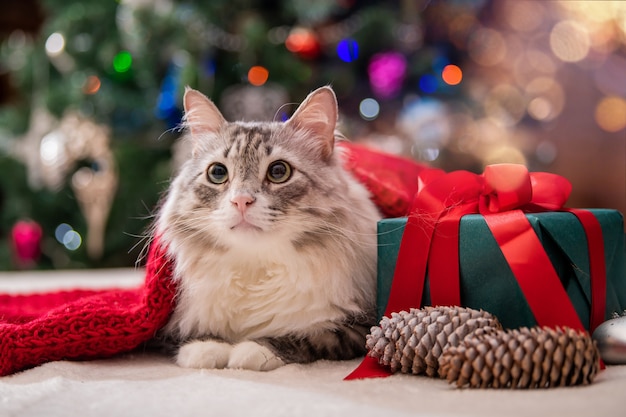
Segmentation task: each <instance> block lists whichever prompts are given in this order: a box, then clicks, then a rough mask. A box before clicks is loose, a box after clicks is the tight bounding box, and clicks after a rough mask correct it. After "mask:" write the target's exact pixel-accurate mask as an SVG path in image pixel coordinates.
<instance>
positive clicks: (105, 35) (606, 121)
mask: <svg viewBox="0 0 626 417" xmlns="http://www.w3.org/2000/svg"><path fill="white" fill-rule="evenodd" d="M533 3H536V4H534V5H533ZM548 3H552V2H548ZM576 3H594V2H576ZM595 3H597V2H595ZM609 3H610V2H609ZM614 3H618V2H614ZM18 4H22V6H18ZM33 6H36V9H35V10H36V11H37V12H32V7H33ZM11 7H15V8H16V9H15V13H14V14H13V15H12V16H19V15H20V14H19V11H24V10H27V11H28V15H27V16H25V17H23V19H22V20H20V21H22V22H25V23H24V24H23V25H22V26H21V27H18V28H11V30H5V31H4V32H5V36H4V37H3V40H2V45H1V46H0V57H1V59H2V68H3V71H4V73H5V74H4V76H3V82H4V84H3V85H9V86H10V88H9V89H8V90H7V89H3V90H2V91H3V96H2V97H1V99H2V102H3V104H4V105H3V106H2V108H0V167H1V170H2V171H1V172H3V173H6V174H5V175H2V176H1V177H0V210H1V212H0V235H2V237H3V239H2V241H1V242H0V269H7V268H15V267H39V268H50V267H55V268H70V267H114V266H127V265H132V264H133V263H134V261H135V259H136V258H137V257H138V255H139V253H140V250H141V248H142V246H143V243H142V236H143V235H145V234H146V233H147V232H146V231H147V229H148V227H149V225H150V222H151V216H152V215H153V213H154V211H155V207H156V205H157V202H158V199H159V196H160V194H161V193H162V192H163V191H164V190H165V188H166V187H167V182H168V179H169V178H170V176H171V174H172V172H174V171H175V169H176V167H177V165H178V164H179V163H180V161H179V160H178V159H177V156H179V155H180V153H179V152H178V151H177V147H176V143H177V142H176V139H177V138H178V137H179V136H180V133H181V132H179V129H178V126H179V122H180V118H181V115H182V109H181V99H182V93H183V91H184V88H185V86H186V85H190V86H192V87H194V88H197V89H199V90H201V91H202V92H204V93H205V94H207V95H208V96H209V97H211V98H212V99H213V100H214V101H215V102H216V103H217V104H218V105H219V107H220V108H221V110H222V111H223V113H224V115H225V116H226V117H227V118H228V119H230V120H235V119H267V120H271V119H286V118H287V117H289V115H290V112H291V111H292V110H293V109H294V108H295V107H294V106H289V105H288V106H283V104H285V103H293V104H295V103H298V102H300V101H301V100H302V99H303V98H304V96H305V95H306V94H307V93H308V92H310V91H311V90H313V89H315V88H316V87H319V86H321V85H326V84H330V85H332V86H333V88H334V89H335V91H336V93H337V95H338V99H339V104H340V111H341V120H340V121H341V125H342V130H343V131H344V133H346V135H347V136H348V137H350V138H352V139H353V140H355V141H362V142H366V143H368V144H370V145H372V146H376V147H379V148H381V149H383V150H385V151H388V152H394V153H401V154H405V155H408V156H411V157H414V158H416V159H420V160H424V161H427V162H429V163H431V164H433V165H436V166H439V167H442V168H444V169H469V170H472V171H480V170H481V169H482V166H483V165H484V164H486V163H492V162H521V163H525V164H527V165H530V166H533V167H539V168H544V167H550V166H558V162H559V159H558V158H557V155H558V151H559V147H558V144H555V143H554V142H553V141H550V140H546V139H544V138H545V135H543V134H542V133H541V132H545V131H548V130H550V129H552V128H554V126H555V125H556V124H558V123H557V121H558V120H559V117H561V112H563V108H565V107H566V105H565V104H566V102H567V100H566V97H567V94H566V92H565V86H563V85H562V84H560V83H559V81H558V77H559V73H558V71H559V70H560V68H561V67H562V66H564V65H566V66H567V65H569V66H573V65H579V66H582V67H584V66H585V65H587V66H589V65H590V64H589V62H595V61H597V60H598V57H600V56H602V57H605V58H606V57H608V58H610V57H614V56H618V57H620V55H621V57H620V58H621V59H622V60H623V59H624V58H623V55H624V44H625V41H624V39H626V36H625V35H624V33H626V27H624V24H623V22H624V21H626V20H624V19H623V16H624V15H625V14H626V7H623V6H615V7H613V6H611V7H613V8H612V9H611V14H606V13H604V12H602V11H601V10H600V9H597V8H592V9H590V10H591V12H590V11H589V10H587V9H584V8H583V7H582V6H580V5H579V6H572V5H569V6H568V5H561V4H556V3H555V4H541V3H540V2H515V1H505V2H493V3H492V2H487V1H483V0H466V1H427V0H423V1H399V2H374V1H350V0H342V1H331V0H321V1H315V2H310V1H308V2H307V1H303V0H296V1H290V2H281V1H272V0H265V1H259V0H257V1H253V0H246V1H244V0H230V1H225V0H215V1H210V2H206V1H199V0H187V1H182V0H154V1H151V0H119V1H117V2H113V1H98V0H81V1H77V0H40V1H39V2H36V3H33V4H31V3H18V2H16V3H15V5H14V6H11ZM538 8H539V9H538ZM533 16H541V18H534V17H533ZM590 16H591V17H593V19H591V18H590ZM620 16H621V17H622V20H620ZM533 19H534V20H533ZM40 21H41V24H40V25H39V23H40ZM609 21H610V22H613V23H614V24H613V25H612V26H607V25H606V24H605V23H606V22H609ZM33 22H35V23H33ZM619 22H622V23H619ZM562 24H565V26H563V25H562ZM5 25H6V26H7V27H9V26H10V25H7V24H6V22H5ZM29 25H30V26H29ZM558 25H561V26H560V27H561V29H560V31H561V32H558V31H557V32H556V34H555V30H556V28H557V27H559V26H558ZM568 25H569V26H568ZM620 25H621V26H620ZM581 28H582V29H581ZM601 29H602V30H601ZM541 31H544V32H545V33H547V34H548V36H550V39H552V38H555V40H554V41H553V43H554V44H555V45H556V46H554V45H553V44H550V43H549V42H548V43H546V44H545V45H541V46H537V45H534V46H533V47H532V48H531V47H527V46H526V44H525V43H529V44H530V43H531V41H530V40H529V39H531V38H532V36H531V35H532V34H537V33H539V32H541ZM600 32H601V35H602V36H600V34H599V33H600ZM559 33H561V34H560V35H559ZM559 36H561V38H559ZM576 36H578V37H579V38H580V39H582V40H579V41H577V42H576V43H575V45H579V44H580V45H583V46H584V45H587V50H586V52H585V51H582V52H581V51H578V52H576V48H578V46H576V47H575V48H573V49H572V48H569V49H568V47H567V45H566V46H565V47H559V42H561V43H563V42H564V39H565V40H567V39H570V38H572V37H576ZM579 38H575V39H579ZM532 39H534V38H532ZM532 42H535V41H532ZM585 42H587V43H586V44H585ZM546 45H547V46H546ZM515 48H518V49H517V50H516V49H515ZM546 48H547V49H546ZM555 48H556V49H555ZM559 48H560V49H559ZM519 51H522V52H519ZM572 51H573V52H572ZM560 53H561V54H564V55H561V56H559V54H560ZM576 53H578V54H579V55H580V56H573V55H572V54H574V55H575V54H576ZM516 54H518V55H519V54H521V55H523V60H522V61H523V62H522V63H517V61H519V60H518V59H517V57H516V56H515V55H516ZM568 54H569V55H568ZM514 58H515V59H514ZM608 58H607V59H608ZM594 60H595V61H594ZM513 61H515V62H513ZM615 62H617V64H616V65H618V66H619V65H621V64H620V63H621V62H622V61H619V60H618V61H615ZM583 64H584V65H583ZM512 66H515V71H512V70H511V67H512ZM605 84H607V83H605ZM603 88H604V90H602V89H601V88H600V87H598V89H599V90H601V91H602V97H603V99H605V100H609V101H608V102H605V104H604V106H610V107H611V108H612V109H618V110H617V112H615V111H614V112H613V114H614V116H611V117H606V116H604V115H603V113H602V112H600V113H599V114H600V116H596V120H595V121H594V120H593V119H592V120H591V123H596V124H599V125H600V127H601V128H602V131H603V132H608V133H610V134H620V133H621V135H622V136H623V132H624V129H625V126H626V121H624V122H623V124H622V122H621V120H622V119H621V117H622V116H621V113H620V112H619V111H620V110H619V109H622V110H623V109H626V101H624V100H623V99H621V98H620V91H617V90H616V89H615V87H614V86H612V85H611V84H610V83H608V87H606V86H604V87H603ZM607 89H608V91H607ZM7 91H9V92H8V93H7ZM620 100H621V101H620ZM607 103H608V104H607ZM599 105H600V104H598V106H599ZM593 106H595V102H594V104H593ZM593 111H594V108H593V107H592V109H591V112H592V114H593ZM623 112H626V110H623ZM596 113H598V111H596ZM598 117H599V118H600V119H598ZM624 117H625V118H626V116H624ZM596 127H597V126H596ZM536 132H539V133H536ZM617 146H621V145H619V144H618V145H617ZM618 149H621V148H618ZM554 164H557V165H554ZM619 172H621V171H619ZM619 172H618V174H619ZM574 185H575V189H576V184H574ZM618 197H619V198H623V197H624V196H623V195H620V196H618ZM599 203H600V205H603V206H609V207H610V206H611V205H612V206H613V207H615V208H622V206H620V205H621V204H622V202H621V201H617V202H611V201H608V202H604V201H599ZM624 206H626V204H624Z"/></svg>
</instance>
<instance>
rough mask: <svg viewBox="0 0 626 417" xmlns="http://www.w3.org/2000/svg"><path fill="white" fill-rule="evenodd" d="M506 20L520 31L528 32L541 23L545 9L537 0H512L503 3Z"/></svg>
mask: <svg viewBox="0 0 626 417" xmlns="http://www.w3.org/2000/svg"><path fill="white" fill-rule="evenodd" d="M503 4H504V7H505V10H504V16H505V19H506V22H507V23H508V24H509V26H511V27H512V28H513V29H515V30H517V31H520V32H530V31H533V30H535V29H537V28H538V27H539V26H540V25H541V23H542V17H543V16H544V13H545V10H544V7H543V5H542V4H541V2H538V1H512V2H505V3H503Z"/></svg>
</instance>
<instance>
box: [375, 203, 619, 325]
mask: <svg viewBox="0 0 626 417" xmlns="http://www.w3.org/2000/svg"><path fill="white" fill-rule="evenodd" d="M589 211H590V212H591V213H593V215H594V216H595V217H596V219H597V220H598V222H599V223H600V226H601V228H602V238H603V241H604V257H605V260H606V264H605V265H606V279H607V283H606V311H605V318H607V319H608V318H610V317H611V315H612V313H614V312H622V311H623V310H625V309H626V260H625V258H626V252H625V249H624V239H625V235H624V220H623V217H622V214H621V213H620V212H618V211H616V210H609V209H591V210H589ZM526 218H527V219H528V220H529V222H530V224H531V226H532V228H533V229H534V231H535V233H536V234H537V236H538V238H539V240H540V241H541V244H542V245H543V248H544V249H545V251H546V253H547V255H548V257H549V258H550V261H551V262H552V265H553V266H554V269H555V271H556V272H557V274H558V276H559V278H560V280H561V283H562V284H563V287H564V289H565V290H566V292H567V295H568V297H569V298H570V300H571V301H572V304H573V306H574V309H575V310H576V312H577V313H578V316H579V318H580V320H581V321H582V323H583V324H584V325H585V327H588V326H589V317H590V305H591V277H590V274H589V255H588V248H587V238H586V235H585V231H584V229H583V227H582V225H581V224H580V222H579V221H578V219H577V218H576V217H575V216H574V215H573V214H571V213H568V212H542V213H529V214H526ZM406 221H407V218H395V219H384V220H381V221H379V222H378V293H377V311H378V316H379V318H380V317H382V316H383V314H384V312H385V308H386V306H387V301H388V299H389V293H390V290H391V283H392V281H393V276H394V269H395V265H396V259H397V256H398V251H399V248H400V241H401V240H402V234H403V232H404V226H405V224H406ZM435 233H437V232H436V231H435ZM419 250H425V249H424V248H415V251H419ZM451 261H453V260H452V259H451ZM459 263H460V265H459V271H460V277H459V280H460V289H461V303H462V305H463V306H466V307H471V308H476V309H479V308H480V309H483V310H486V311H488V312H490V313H492V314H494V315H496V317H498V319H499V320H500V321H501V322H502V325H503V326H504V327H506V328H517V327H522V326H529V327H530V326H535V325H536V324H537V323H536V321H535V318H534V316H533V313H532V311H531V310H530V307H529V306H528V303H527V302H526V299H525V297H524V295H523V293H522V291H521V289H520V287H519V285H518V283H517V281H516V279H515V276H514V275H513V273H512V272H511V268H510V267H509V265H508V263H507V262H506V260H505V258H504V255H503V254H502V252H501V250H500V247H499V246H498V244H497V243H496V241H495V239H494V238H493V236H492V235H491V232H490V230H489V228H488V227H487V224H486V222H485V220H484V217H483V216H482V215H479V214H469V215H466V216H463V217H462V218H461V223H460V228H459ZM423 294H424V295H423V298H422V306H424V305H430V295H429V294H430V291H429V278H428V276H427V278H426V283H425V288H424V292H423ZM416 307H418V306H416Z"/></svg>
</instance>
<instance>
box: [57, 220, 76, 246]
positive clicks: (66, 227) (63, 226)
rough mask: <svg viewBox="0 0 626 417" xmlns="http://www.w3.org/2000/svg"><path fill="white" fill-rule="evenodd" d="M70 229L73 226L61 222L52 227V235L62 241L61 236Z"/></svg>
mask: <svg viewBox="0 0 626 417" xmlns="http://www.w3.org/2000/svg"><path fill="white" fill-rule="evenodd" d="M70 230H74V228H73V227H72V226H70V225H69V224H67V223H61V224H60V225H58V226H57V227H56V229H54V237H55V238H56V240H57V241H58V242H59V243H63V237H64V236H65V234H66V233H67V232H69V231H70Z"/></svg>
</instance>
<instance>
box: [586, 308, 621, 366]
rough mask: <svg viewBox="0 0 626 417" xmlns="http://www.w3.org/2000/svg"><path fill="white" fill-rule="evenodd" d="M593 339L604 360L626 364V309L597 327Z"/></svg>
mask: <svg viewBox="0 0 626 417" xmlns="http://www.w3.org/2000/svg"><path fill="white" fill-rule="evenodd" d="M593 339H594V340H595V341H596V343H597V344H598V350H599V351H600V356H601V357H602V360H603V361H604V362H606V363H610V364H614V365H617V364H626V311H624V312H623V313H622V315H621V316H620V315H619V314H614V317H613V318H611V319H610V320H607V321H605V322H604V323H602V324H601V325H599V326H598V327H596V329H595V330H594V332H593Z"/></svg>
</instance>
